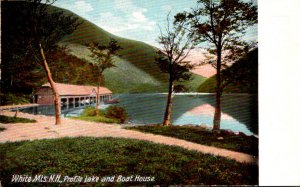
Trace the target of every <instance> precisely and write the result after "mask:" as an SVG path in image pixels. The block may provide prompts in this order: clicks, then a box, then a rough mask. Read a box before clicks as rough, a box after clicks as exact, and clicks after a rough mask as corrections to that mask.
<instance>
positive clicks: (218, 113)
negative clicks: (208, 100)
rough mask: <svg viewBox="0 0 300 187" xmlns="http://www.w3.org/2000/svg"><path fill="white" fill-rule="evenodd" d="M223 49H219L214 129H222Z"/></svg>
mask: <svg viewBox="0 0 300 187" xmlns="http://www.w3.org/2000/svg"><path fill="white" fill-rule="evenodd" d="M221 57H222V56H221V50H220V49H218V52H217V75H216V77H217V86H216V104H215V114H214V126H213V130H214V131H219V130H220V122H221V94H222V91H221Z"/></svg>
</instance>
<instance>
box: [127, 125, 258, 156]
mask: <svg viewBox="0 0 300 187" xmlns="http://www.w3.org/2000/svg"><path fill="white" fill-rule="evenodd" d="M128 129H131V130H137V131H141V132H148V133H153V134H159V135H164V136H170V137H175V138H179V139H183V140H187V141H190V142H195V143H200V144H203V145H209V146H214V147H220V148H224V149H230V150H233V151H238V152H243V153H248V154H251V155H255V156H257V155H258V139H257V138H255V137H253V136H240V135H235V134H232V133H228V132H227V131H221V132H220V133H215V132H212V131H209V130H206V129H204V128H201V127H192V126H171V127H165V126H160V125H151V126H138V127H128Z"/></svg>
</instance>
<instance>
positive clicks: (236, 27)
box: [175, 0, 257, 131]
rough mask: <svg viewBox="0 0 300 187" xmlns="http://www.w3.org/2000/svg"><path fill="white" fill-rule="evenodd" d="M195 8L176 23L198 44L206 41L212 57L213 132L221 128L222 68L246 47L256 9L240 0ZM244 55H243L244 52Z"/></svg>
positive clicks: (205, 1)
mask: <svg viewBox="0 0 300 187" xmlns="http://www.w3.org/2000/svg"><path fill="white" fill-rule="evenodd" d="M197 3H198V4H197V8H193V9H192V10H191V11H190V12H182V13H178V14H177V15H176V16H175V22H177V23H182V22H185V26H184V27H185V28H186V29H187V30H188V31H190V32H191V33H193V36H194V39H195V41H197V42H206V43H207V44H208V47H207V48H206V49H207V51H208V52H209V53H211V54H213V55H214V57H212V56H211V58H210V59H209V61H208V62H209V63H210V64H212V65H213V66H214V67H215V68H216V69H217V74H216V80H217V81H216V104H215V114H214V121H213V129H214V130H217V131H218V130H219V129H220V120H221V95H222V86H221V83H222V79H221V69H222V67H224V66H226V62H228V61H234V60H236V59H237V58H238V57H240V56H242V55H241V53H240V52H242V51H246V50H247V49H248V47H247V46H248V45H247V43H246V42H245V41H243V35H244V34H245V31H246V29H247V28H248V27H249V26H252V25H254V24H256V23H257V7H256V6H255V5H254V4H253V3H252V2H245V1H242V0H198V2H197ZM243 54H245V53H243Z"/></svg>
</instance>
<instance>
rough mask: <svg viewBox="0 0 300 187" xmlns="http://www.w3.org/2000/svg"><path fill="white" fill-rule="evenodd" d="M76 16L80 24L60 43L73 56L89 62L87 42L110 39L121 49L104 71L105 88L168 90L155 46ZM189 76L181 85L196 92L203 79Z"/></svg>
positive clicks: (138, 90)
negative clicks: (112, 63)
mask: <svg viewBox="0 0 300 187" xmlns="http://www.w3.org/2000/svg"><path fill="white" fill-rule="evenodd" d="M56 8H57V7H56ZM57 9H60V8H57ZM62 10H63V9H62ZM64 11H65V12H66V14H69V13H71V12H70V11H68V10H64ZM76 16H77V15H76ZM78 18H79V21H81V22H82V24H81V25H80V26H79V27H78V28H77V29H76V30H75V32H73V33H72V34H71V35H69V36H66V37H65V38H64V39H63V40H62V41H61V42H60V44H61V45H66V46H67V47H68V49H69V50H70V53H71V54H72V55H74V56H76V57H78V58H80V59H85V60H86V61H87V62H91V63H92V62H93V60H92V59H91V58H90V52H89V50H88V49H87V47H86V45H87V44H88V43H90V42H99V43H103V44H106V43H108V42H109V40H110V39H111V38H113V39H115V40H116V41H117V42H118V44H119V45H120V46H121V47H122V48H123V49H122V50H121V51H120V52H119V54H118V56H115V57H114V60H115V64H116V67H113V68H110V69H107V70H105V72H104V75H105V80H106V86H107V87H108V88H110V89H111V90H112V91H113V92H122V93H124V92H126V93H128V92H131V93H132V92H166V91H167V79H168V75H167V74H163V73H161V72H160V69H159V67H158V66H157V65H156V64H155V61H154V59H155V56H156V51H157V48H155V47H153V46H151V45H148V44H146V43H144V42H140V41H135V40H130V39H126V38H122V37H118V36H115V35H113V34H111V33H109V32H107V31H105V30H103V29H102V28H100V27H98V26H96V25H95V24H93V23H91V22H89V21H87V20H85V19H84V18H81V17H79V16H78ZM137 32H138V31H137ZM192 77H193V79H192V81H189V82H184V83H183V84H184V86H185V87H187V88H188V90H189V91H196V88H197V87H198V85H200V84H201V83H202V82H203V81H204V80H205V78H204V77H202V76H200V75H197V74H193V76H192Z"/></svg>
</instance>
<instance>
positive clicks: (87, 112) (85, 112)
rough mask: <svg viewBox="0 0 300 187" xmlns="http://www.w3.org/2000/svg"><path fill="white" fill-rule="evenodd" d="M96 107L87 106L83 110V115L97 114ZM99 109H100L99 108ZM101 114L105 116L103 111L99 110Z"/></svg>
mask: <svg viewBox="0 0 300 187" xmlns="http://www.w3.org/2000/svg"><path fill="white" fill-rule="evenodd" d="M96 110H97V109H96V108H95V107H86V108H85V109H84V110H83V113H82V114H81V115H82V116H96V114H97V113H96ZM98 110H99V109H98ZM99 116H104V113H103V111H101V110H99Z"/></svg>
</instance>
